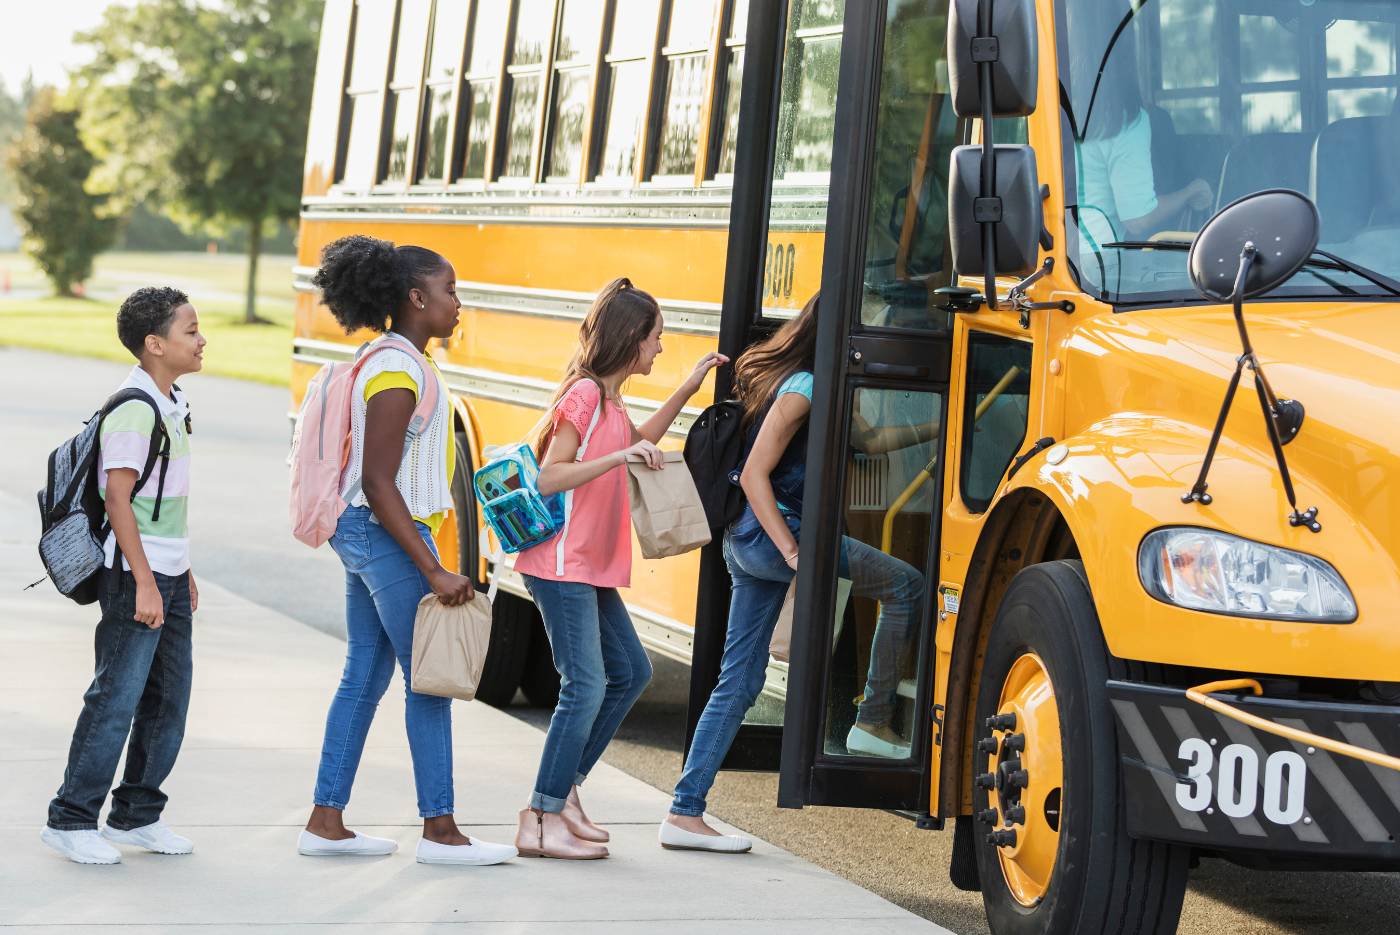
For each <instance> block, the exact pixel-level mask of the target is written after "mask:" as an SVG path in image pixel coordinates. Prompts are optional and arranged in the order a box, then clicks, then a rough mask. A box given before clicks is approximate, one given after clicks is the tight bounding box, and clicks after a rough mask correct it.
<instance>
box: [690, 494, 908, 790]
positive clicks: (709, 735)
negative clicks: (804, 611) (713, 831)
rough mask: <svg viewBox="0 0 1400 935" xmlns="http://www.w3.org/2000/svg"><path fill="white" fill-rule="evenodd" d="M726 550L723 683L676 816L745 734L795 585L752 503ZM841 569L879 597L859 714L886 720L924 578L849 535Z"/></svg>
mask: <svg viewBox="0 0 1400 935" xmlns="http://www.w3.org/2000/svg"><path fill="white" fill-rule="evenodd" d="M783 518H784V519H785V520H787V524H788V528H789V529H790V530H792V534H793V536H795V537H797V538H798V540H799V541H801V535H800V533H801V525H802V523H801V520H800V518H799V517H797V516H793V515H790V514H784V517H783ZM723 549H724V562H725V564H726V565H728V566H729V575H730V577H731V578H732V579H733V584H734V587H733V592H732V596H731V597H730V601H729V626H728V629H727V631H726V633H725V637H724V655H723V656H722V657H721V660H720V671H719V681H718V683H717V684H716V685H715V690H714V692H712V693H711V694H710V700H709V701H707V702H706V703H705V710H704V711H702V712H701V713H700V720H699V721H698V722H697V723H696V725H695V736H694V738H692V740H691V742H690V754H689V755H688V756H687V757H686V760H685V767H684V769H683V770H682V771H681V778H680V781H679V782H677V783H676V792H675V798H674V800H673V801H672V803H671V812H672V813H673V814H676V815H703V814H704V813H705V798H706V796H707V795H708V794H709V792H710V787H711V786H712V785H714V781H715V773H717V772H718V771H719V767H720V764H721V763H722V762H723V761H724V756H725V754H726V753H728V752H729V746H730V744H732V743H733V742H734V737H735V735H736V734H738V732H739V725H740V724H742V723H743V721H744V714H745V713H746V712H747V711H748V710H749V708H751V707H753V703H754V702H755V701H756V700H757V699H758V693H759V692H761V691H762V690H763V683H764V680H765V679H766V677H767V673H768V645H769V643H771V642H772V640H773V627H774V626H775V625H776V624H777V622H778V614H779V612H780V611H781V610H782V607H783V598H784V597H785V596H786V595H787V590H788V586H789V585H790V584H791V583H792V577H793V570H792V569H791V568H789V567H788V564H787V562H785V561H783V556H782V554H781V553H780V552H779V551H778V547H777V546H776V545H774V544H773V540H772V539H770V538H768V534H767V533H766V532H764V531H763V527H762V526H761V525H759V522H758V517H756V516H754V513H753V510H752V509H751V508H749V507H745V508H744V512H743V513H742V514H741V515H740V517H739V518H738V519H737V520H735V521H734V522H733V523H732V524H730V526H729V528H728V529H727V530H725V533H724V546H723ZM838 574H839V575H840V576H841V577H842V578H850V579H851V593H852V594H855V595H857V596H859V597H869V598H874V599H876V600H879V601H880V602H881V605H880V618H879V620H878V621H877V623H876V626H875V637H874V640H873V642H872V645H871V650H870V668H869V671H868V673H867V675H866V686H865V697H864V699H863V700H862V701H861V703H860V707H859V709H858V717H859V718H860V720H861V721H863V722H867V723H883V722H885V721H888V720H889V719H890V717H891V715H893V713H894V705H895V690H896V689H897V688H898V687H899V662H900V657H901V656H902V655H903V652H904V649H905V647H906V646H907V645H908V644H909V640H910V638H911V637H912V635H913V633H914V632H915V627H914V623H915V619H916V617H917V615H918V610H919V602H920V599H921V598H922V597H923V593H924V577H923V575H922V574H920V573H919V571H918V570H917V569H916V568H914V566H912V565H910V564H909V563H907V562H904V561H901V560H900V559H897V558H894V557H892V556H889V555H886V554H885V553H884V552H881V551H880V550H879V549H876V548H874V547H873V546H870V545H867V544H866V543H864V542H861V541H860V540H859V539H852V538H850V537H849V536H845V537H842V539H841V555H840V559H839V562H838Z"/></svg>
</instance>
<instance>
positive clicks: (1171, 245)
mask: <svg viewBox="0 0 1400 935" xmlns="http://www.w3.org/2000/svg"><path fill="white" fill-rule="evenodd" d="M1104 246H1105V247H1121V248H1124V249H1128V250H1190V249H1191V242H1190V241H1189V240H1115V241H1113V242H1112V243H1106V244H1104ZM1303 266H1304V267H1305V268H1306V267H1310V266H1312V267H1319V268H1321V269H1335V270H1340V271H1342V272H1344V273H1351V274H1352V275H1353V276H1359V277H1360V278H1362V279H1364V280H1366V281H1367V282H1369V283H1370V284H1371V285H1373V286H1379V287H1380V288H1382V289H1384V290H1385V291H1386V292H1389V293H1390V294H1391V295H1394V296H1400V282H1397V281H1396V280H1394V279H1391V278H1390V277H1389V276H1387V275H1385V274H1384V273H1378V272H1376V271H1375V270H1373V269H1370V268H1369V267H1365V266H1362V265H1361V264H1360V263H1354V262H1352V261H1351V260H1348V259H1345V258H1343V257H1339V256H1337V255H1336V254H1335V253H1330V252H1328V251H1326V250H1322V249H1317V250H1314V251H1313V255H1312V256H1310V257H1308V259H1307V261H1306V262H1304V263H1303ZM1314 275H1316V274H1315V273H1314ZM1318 278H1319V279H1321V280H1322V281H1323V282H1326V283H1327V284H1328V285H1329V286H1333V287H1335V288H1336V289H1337V291H1338V292H1347V293H1350V294H1351V295H1358V294H1359V293H1358V292H1357V291H1356V290H1355V289H1352V288H1350V287H1343V286H1341V285H1340V284H1339V283H1334V282H1332V281H1330V280H1328V279H1326V278H1325V277H1322V276H1318Z"/></svg>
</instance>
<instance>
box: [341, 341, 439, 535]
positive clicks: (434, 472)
mask: <svg viewBox="0 0 1400 935" xmlns="http://www.w3.org/2000/svg"><path fill="white" fill-rule="evenodd" d="M389 372H401V373H407V374H408V375H409V377H410V378H411V379H412V380H413V382H414V383H415V384H417V386H418V393H419V396H420V397H421V396H422V393H423V385H424V384H423V380H424V379H425V378H426V379H433V380H436V379H439V378H438V376H437V374H436V373H435V372H433V371H431V370H430V371H429V372H428V373H426V374H425V373H423V368H422V367H420V366H419V364H418V362H417V361H416V360H414V359H413V358H412V357H411V356H410V355H408V354H407V353H405V352H403V351H399V350H387V351H381V352H380V353H378V354H376V355H375V356H374V357H372V358H370V360H369V361H367V362H366V363H365V365H364V367H363V368H362V369H361V370H360V372H359V374H358V375H357V376H356V377H355V385H354V387H353V388H352V389H351V394H350V436H351V443H350V444H351V448H350V460H349V462H348V463H347V464H346V465H345V473H344V474H342V475H341V478H340V489H341V492H342V493H344V492H345V491H346V490H348V489H349V487H350V485H351V484H353V483H354V482H356V481H358V480H359V479H360V475H361V473H362V472H363V470H364V456H365V409H366V405H365V385H366V384H368V383H369V381H370V380H372V379H374V378H375V377H376V376H378V375H379V374H381V373H389ZM439 386H440V392H439V393H438V404H437V411H436V412H435V413H434V414H433V418H432V421H431V422H429V423H428V429H427V431H425V432H424V433H423V434H422V435H420V436H418V437H417V438H416V439H414V441H413V444H412V446H410V448H409V449H408V454H407V455H405V456H404V458H403V460H402V461H400V462H399V472H398V475H397V476H396V477H395V478H394V486H395V487H397V488H398V489H399V493H400V494H402V495H403V499H404V503H406V504H407V505H408V512H409V513H410V514H412V515H413V516H418V517H424V518H426V517H429V516H432V515H433V514H434V513H440V512H442V511H443V510H450V509H452V488H451V487H450V486H449V484H448V482H447V446H448V445H450V444H454V443H455V439H454V438H453V437H452V410H451V403H450V402H449V394H448V392H447V387H446V386H442V385H441V384H439ZM396 444H401V442H396ZM349 505H350V506H368V505H369V501H368V500H366V499H365V495H364V491H363V490H361V491H360V493H359V494H358V495H356V497H355V499H354V500H353V501H351V503H350V504H349Z"/></svg>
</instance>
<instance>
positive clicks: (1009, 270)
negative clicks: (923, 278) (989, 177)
mask: <svg viewBox="0 0 1400 935" xmlns="http://www.w3.org/2000/svg"><path fill="white" fill-rule="evenodd" d="M993 152H995V154H996V156H995V159H996V173H995V175H996V191H995V195H994V196H993V197H991V198H987V197H984V196H983V195H982V160H983V158H985V157H984V151H983V148H982V147H981V146H959V147H957V148H956V149H954V150H953V158H952V165H951V166H950V176H949V178H950V182H949V185H948V234H949V238H950V241H951V246H952V249H953V268H954V269H956V270H957V271H958V273H960V274H962V275H965V276H987V277H996V276H1028V275H1030V274H1031V273H1033V272H1035V269H1036V265H1037V258H1038V257H1039V251H1040V229H1041V226H1042V224H1043V219H1042V216H1041V200H1040V181H1039V176H1037V175H1036V168H1035V150H1033V149H1031V148H1030V147H1029V146H1013V145H1007V144H1003V145H999V146H995V147H993ZM988 225H991V226H992V229H993V231H994V251H993V252H992V254H991V255H990V256H989V255H988V251H987V249H986V245H987V241H986V237H985V231H986V228H987V226H988ZM995 299H996V296H995V294H993V293H988V300H989V301H991V302H994V301H995Z"/></svg>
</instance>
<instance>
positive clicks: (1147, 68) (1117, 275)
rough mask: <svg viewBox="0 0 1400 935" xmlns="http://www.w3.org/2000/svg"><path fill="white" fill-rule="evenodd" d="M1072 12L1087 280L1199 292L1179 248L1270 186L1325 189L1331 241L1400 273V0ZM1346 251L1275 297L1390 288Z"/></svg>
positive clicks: (1070, 96)
mask: <svg viewBox="0 0 1400 935" xmlns="http://www.w3.org/2000/svg"><path fill="white" fill-rule="evenodd" d="M1058 16H1059V23H1058V26H1059V29H1058V34H1059V37H1060V38H1059V55H1058V58H1059V63H1060V74H1059V77H1060V85H1061V87H1060V104H1061V115H1062V118H1063V119H1062V138H1063V140H1064V146H1065V153H1066V159H1065V160H1064V171H1065V189H1066V192H1067V196H1066V199H1065V202H1066V208H1067V213H1068V217H1067V218H1066V229H1067V230H1069V231H1070V232H1071V235H1070V238H1069V241H1070V243H1069V253H1070V258H1071V261H1072V263H1073V265H1074V268H1075V270H1076V273H1077V275H1078V277H1079V281H1080V284H1081V286H1082V287H1083V288H1084V289H1085V290H1086V291H1087V292H1090V293H1091V294H1094V295H1097V296H1099V297H1100V298H1102V299H1105V300H1107V301H1110V302H1114V303H1121V304H1156V303H1174V302H1183V301H1191V300H1196V299H1198V298H1199V296H1198V294H1197V293H1196V291H1195V289H1194V288H1192V286H1191V283H1190V280H1189V278H1188V276H1187V272H1186V257H1185V254H1184V253H1183V252H1182V250H1181V248H1180V245H1181V244H1183V243H1186V242H1189V241H1190V239H1191V238H1192V236H1193V235H1194V234H1195V232H1196V231H1198V230H1199V229H1200V227H1201V225H1202V224H1203V223H1205V221H1206V220H1207V219H1209V218H1210V216H1211V215H1212V214H1214V213H1215V212H1216V211H1218V210H1219V209H1220V208H1223V207H1224V206H1226V205H1228V204H1229V203H1230V202H1232V201H1235V200H1236V199H1238V198H1240V197H1243V196H1244V195H1247V194H1250V193H1251V192H1256V191H1262V190H1265V189H1270V188H1289V189H1294V190H1296V191H1300V192H1303V193H1304V194H1306V195H1308V196H1309V197H1310V198H1312V200H1313V201H1314V202H1315V203H1316V204H1317V207H1318V210H1319V211H1320V213H1321V215H1322V237H1321V243H1320V246H1321V247H1322V248H1323V249H1325V250H1327V251H1329V252H1331V253H1334V254H1336V255H1338V256H1339V257H1341V258H1343V259H1345V260H1347V261H1349V262H1350V263H1351V264H1355V265H1358V266H1360V267H1364V268H1368V269H1370V270H1374V271H1376V272H1378V273H1382V274H1384V275H1386V276H1389V277H1397V276H1400V159H1397V158H1396V157H1395V153H1396V150H1397V149H1400V106H1398V105H1397V100H1396V86H1397V77H1396V58H1397V23H1400V3H1397V2H1393V0H1384V2H1374V0H1373V2H1366V0H1065V2H1063V3H1060V4H1059V5H1058ZM1071 154H1072V157H1073V158H1069V157H1070V155H1071ZM1161 241H1172V242H1175V245H1176V249H1154V248H1152V246H1151V245H1150V244H1149V242H1161ZM1338 265H1339V264H1326V263H1324V264H1316V265H1310V266H1309V267H1307V268H1305V269H1304V270H1302V271H1301V272H1299V273H1298V274H1297V275H1295V276H1294V277H1293V278H1292V279H1291V280H1289V281H1288V282H1287V283H1285V284H1284V285H1283V286H1282V287H1280V289H1279V290H1277V291H1276V292H1275V293H1274V294H1276V295H1283V296H1290V297H1295V298H1301V297H1309V298H1313V297H1316V298H1337V297H1353V296H1376V295H1387V294H1389V293H1388V292H1387V290H1385V289H1384V288H1382V287H1381V286H1379V285H1377V284H1376V283H1375V282H1373V281H1371V280H1368V279H1367V278H1365V277H1362V276H1360V275H1357V274H1356V273H1354V272H1350V271H1347V270H1345V269H1339V268H1338Z"/></svg>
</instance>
